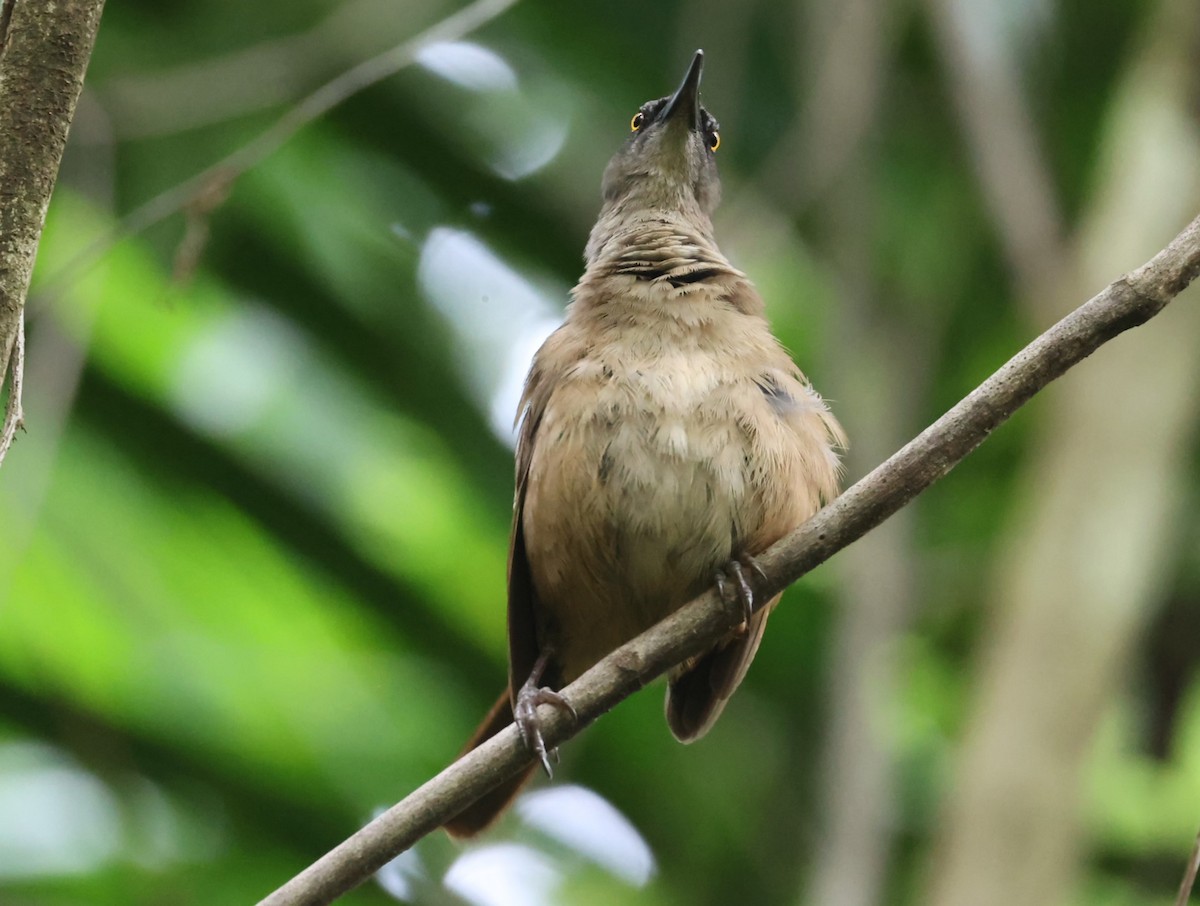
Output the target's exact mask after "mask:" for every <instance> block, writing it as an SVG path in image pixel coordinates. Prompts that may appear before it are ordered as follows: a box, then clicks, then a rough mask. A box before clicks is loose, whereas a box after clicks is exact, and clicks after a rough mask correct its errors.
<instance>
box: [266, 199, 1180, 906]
mask: <svg viewBox="0 0 1200 906" xmlns="http://www.w3.org/2000/svg"><path fill="white" fill-rule="evenodd" d="M1198 275H1200V217H1197V218H1196V219H1195V220H1193V221H1192V222H1191V224H1189V225H1188V227H1187V229H1185V230H1184V231H1183V232H1182V233H1180V234H1179V235H1178V236H1177V237H1176V238H1175V239H1174V240H1172V242H1171V243H1170V244H1169V245H1168V246H1167V247H1166V248H1165V249H1163V250H1162V251H1161V252H1159V253H1158V254H1157V255H1155V256H1154V258H1153V259H1151V260H1150V261H1149V262H1147V263H1146V264H1144V265H1142V266H1141V267H1139V268H1138V269H1137V270H1134V271H1131V272H1130V273H1128V274H1126V275H1125V276H1123V277H1121V278H1120V279H1119V280H1117V281H1116V282H1114V283H1112V284H1111V285H1109V286H1108V287H1107V288H1106V289H1105V290H1104V291H1103V292H1101V293H1100V294H1099V295H1097V296H1095V297H1093V298H1092V299H1091V300H1089V301H1088V302H1086V303H1084V304H1083V305H1081V306H1080V307H1079V308H1077V309H1076V310H1075V311H1073V312H1072V313H1071V314H1069V315H1068V316H1067V317H1065V318H1063V319H1062V320H1061V321H1059V322H1058V323H1057V324H1055V325H1054V326H1053V327H1051V328H1050V329H1049V330H1047V331H1046V332H1045V333H1043V334H1042V335H1041V336H1039V337H1038V338H1037V339H1036V340H1034V341H1033V342H1032V343H1030V344H1029V345H1028V346H1026V347H1025V348H1024V349H1023V350H1021V351H1020V352H1019V353H1017V354H1016V355H1015V356H1013V357H1012V358H1011V359H1010V360H1009V361H1008V362H1007V363H1005V364H1004V366H1003V367H1001V368H1000V370H998V371H997V372H995V373H994V374H993V375H992V376H991V377H989V378H988V379H987V380H986V381H984V382H983V383H982V384H980V385H979V386H978V387H977V388H975V390H973V391H972V392H971V393H970V394H969V395H968V396H967V397H966V398H965V399H963V400H962V401H961V402H959V403H958V404H957V405H956V406H954V408H952V409H951V410H950V411H949V412H947V413H946V414H945V415H943V416H942V417H941V418H940V419H938V420H937V421H936V422H934V423H933V424H932V425H930V426H929V427H928V428H926V429H925V430H924V431H923V432H921V434H919V435H918V436H917V437H916V438H915V439H913V440H912V441H910V442H909V443H908V444H907V445H906V446H905V447H904V448H903V449H901V450H900V451H899V452H898V453H895V454H894V455H893V456H892V457H891V458H890V459H888V460H887V461H886V462H884V463H883V464H882V465H881V466H879V467H878V468H876V469H875V470H874V471H873V472H871V473H870V474H869V475H867V476H866V477H865V478H863V479H862V480H861V481H859V482H858V483H857V484H855V485H854V486H853V487H851V488H850V489H849V490H847V491H846V492H845V493H844V494H842V496H841V497H839V498H838V499H837V500H835V501H834V502H833V503H832V504H830V505H829V506H828V507H826V508H825V509H823V510H821V512H819V513H818V514H817V515H816V516H814V517H813V518H812V519H810V520H809V521H808V522H806V523H805V524H804V525H802V526H801V527H800V528H799V529H797V530H796V531H795V532H793V533H792V534H790V535H788V536H787V537H786V538H784V539H782V540H781V541H780V542H779V543H778V544H776V545H774V546H773V547H771V548H770V549H769V550H768V551H766V552H765V553H764V554H763V555H762V556H761V557H759V558H758V562H759V564H760V565H761V566H762V569H763V572H764V574H765V576H766V578H765V580H764V581H763V583H762V587H761V588H760V589H759V592H760V598H761V600H768V599H770V598H771V597H772V596H773V595H774V594H775V592H777V591H779V590H781V589H783V588H784V587H786V586H787V585H789V584H791V583H792V582H794V581H796V580H797V579H799V578H800V577H801V576H802V575H804V574H805V573H807V572H808V571H810V570H811V569H813V567H815V566H817V565H818V564H820V563H822V562H824V561H825V560H827V559H829V558H830V557H831V556H833V554H835V553H836V552H837V551H839V550H841V549H842V548H843V547H846V546H847V545H849V544H851V543H852V542H854V541H855V540H857V539H858V538H861V537H862V536H863V535H864V534H866V533H867V532H868V531H870V530H871V529H872V528H874V527H875V526H876V525H878V524H879V523H881V522H882V521H883V520H884V519H886V518H888V517H889V516H891V515H892V514H893V513H895V512H896V511H897V510H899V509H900V508H901V507H903V506H904V505H905V504H906V503H908V502H909V501H910V500H912V499H913V498H914V497H916V496H917V495H918V494H920V493H921V492H922V491H924V490H925V489H926V488H928V487H929V486H930V485H932V484H933V483H934V482H935V481H937V480H938V479H939V478H941V477H942V476H943V475H945V474H946V473H947V472H949V471H950V470H951V469H952V468H954V466H955V465H957V464H958V463H959V462H960V461H961V460H962V459H963V458H964V457H966V456H967V454H969V453H970V452H971V451H972V450H974V449H975V448H976V447H978V446H979V445H980V444H981V443H982V442H983V441H984V440H985V439H986V438H987V436H988V435H989V434H990V433H991V432H992V431H993V430H995V428H997V427H998V426H999V425H1001V424H1002V423H1003V422H1004V421H1006V420H1007V419H1008V418H1009V416H1011V415H1012V414H1013V413H1014V412H1016V410H1017V409H1019V408H1020V407H1021V406H1022V405H1024V404H1025V403H1026V402H1028V401H1029V399H1030V398H1031V397H1033V396H1034V394H1036V393H1037V392H1038V391H1040V390H1041V389H1042V388H1044V387H1045V386H1046V385H1047V384H1049V383H1050V382H1051V381H1053V380H1054V379H1055V378H1057V377H1059V376H1061V375H1062V374H1063V373H1064V372H1066V371H1067V370H1068V369H1069V368H1071V367H1073V366H1074V365H1077V364H1078V363H1079V362H1081V361H1083V359H1085V358H1087V356H1089V355H1091V353H1093V352H1095V351H1096V350H1097V349H1098V348H1099V347H1100V346H1102V345H1103V344H1104V343H1107V342H1108V341H1109V340H1111V339H1112V338H1113V337H1115V336H1117V335H1118V334H1120V333H1123V332H1124V331H1126V330H1129V329H1130V328H1131V327H1136V326H1138V325H1139V324H1142V323H1144V322H1145V321H1147V320H1149V319H1150V318H1152V317H1154V315H1156V314H1158V313H1159V312H1160V311H1161V310H1162V309H1163V308H1164V307H1165V306H1166V305H1167V303H1168V302H1170V301H1171V300H1172V299H1173V298H1174V297H1175V296H1177V295H1178V294H1179V293H1181V292H1182V291H1183V290H1184V289H1185V288H1186V287H1187V286H1188V284H1189V283H1191V282H1192V280H1193V279H1195V278H1196V276H1198ZM742 618H743V617H742V612H741V608H740V606H739V605H737V604H736V603H735V604H733V605H729V604H726V603H725V602H724V601H723V600H722V598H721V597H720V596H719V595H718V594H716V593H715V592H714V591H708V592H706V593H705V594H703V595H701V596H700V597H699V598H697V599H696V600H694V601H692V602H691V603H689V604H687V605H686V606H684V607H683V608H681V609H680V610H679V611H677V612H676V613H674V614H672V615H671V616H670V617H668V618H667V619H665V620H663V621H662V622H661V623H659V624H658V625H657V626H654V627H653V628H651V629H650V630H648V631H647V632H644V633H642V634H641V635H640V636H638V637H637V638H635V639H634V640H633V641H631V642H629V643H628V644H626V645H623V646H621V647H620V648H618V649H617V650H616V651H614V652H613V653H612V654H610V655H609V656H608V657H606V658H604V659H603V660H602V661H600V663H598V664H596V666H595V667H593V668H592V669H590V670H588V671H587V672H586V673H585V674H584V675H583V676H581V677H580V678H579V679H577V680H576V681H575V682H573V683H571V685H569V686H567V687H566V689H565V690H563V692H564V694H565V695H566V696H567V698H569V699H570V701H571V703H572V704H573V705H574V707H575V709H576V711H577V713H578V715H579V719H578V721H577V722H573V721H571V720H570V719H569V718H567V717H565V716H564V715H563V714H562V713H561V712H560V710H559V709H556V708H549V707H544V708H543V709H542V710H541V711H540V712H539V717H541V718H542V720H543V721H544V725H545V727H546V734H545V735H546V741H547V742H548V743H549V744H552V745H558V744H560V743H562V742H564V741H566V740H567V739H569V738H570V737H572V736H574V735H575V734H576V733H578V732H579V731H580V730H581V729H583V728H584V727H585V726H587V725H588V724H590V723H591V722H592V721H594V720H596V718H598V717H599V716H600V715H601V714H603V713H604V712H606V711H608V710H609V709H611V708H613V707H614V706H615V705H616V704H617V703H618V702H620V701H621V700H623V699H625V698H627V697H628V696H629V695H631V694H633V693H634V692H636V691H637V690H638V689H640V688H642V687H643V686H645V685H646V684H647V683H649V682H650V681H651V680H653V679H655V678H656V677H658V676H660V675H661V674H663V673H665V672H666V671H667V670H668V669H670V668H671V667H672V666H674V665H675V664H678V663H679V662H681V661H682V660H684V659H685V658H688V657H691V656H693V655H696V654H699V653H701V652H702V651H703V650H705V649H706V648H707V647H709V646H711V645H712V644H713V643H714V642H715V641H716V640H717V639H718V638H720V637H721V636H722V635H723V634H724V633H727V632H729V631H730V630H731V629H732V628H733V627H734V626H736V625H737V624H738V623H739V622H740V621H741V620H742ZM529 760H530V757H529V753H528V752H527V751H526V749H525V747H524V745H523V744H522V742H521V740H520V737H519V734H518V733H517V730H516V729H515V728H514V727H509V728H508V729H506V730H504V731H503V732H502V733H500V734H498V735H497V736H495V737H493V738H492V739H490V740H488V741H487V742H486V743H484V744H483V745H482V746H480V747H479V748H477V749H475V750H474V751H472V752H469V753H467V754H466V755H464V756H463V757H462V758H460V759H459V760H458V761H456V762H455V763H454V764H452V765H450V766H449V767H448V768H446V769H445V770H444V771H442V772H441V773H440V774H438V775H437V776H436V777H434V778H433V779H432V780H430V781H429V782H427V783H426V784H424V785H423V786H422V787H420V788H419V789H418V790H416V791H415V792H414V793H412V794H411V795H409V796H408V797H407V798H406V799H404V800H403V801H401V802H400V803H398V804H397V805H394V806H392V808H390V809H388V811H386V812H385V813H384V814H382V815H380V816H379V817H378V818H376V819H375V820H374V821H372V822H371V823H370V824H368V825H367V826H366V827H364V828H362V829H361V830H360V831H358V832H357V833H356V834H354V836H352V837H350V838H349V839H348V840H346V841H344V842H343V843H341V844H340V845H338V846H337V847H336V848H334V849H333V850H331V851H330V852H328V853H326V854H325V855H324V856H322V857H321V858H320V859H319V860H317V861H316V862H315V863H313V864H312V865H311V866H309V867H308V868H306V869H305V870H304V871H302V872H301V873H300V874H298V875H296V876H295V877H294V878H292V879H291V880H290V881H288V882H287V883H286V884H284V885H283V886H282V887H280V888H279V889H278V890H276V891H275V892H274V893H272V894H270V895H269V896H267V897H266V899H264V900H262V902H261V903H260V904H259V906H317V904H325V903H330V902H332V901H333V900H335V899H336V898H337V897H339V896H341V895H342V894H343V893H345V892H346V891H348V890H350V889H351V888H353V887H355V886H356V885H358V884H360V883H362V882H363V881H364V880H366V879H367V878H369V877H370V876H371V875H372V874H373V873H374V872H376V871H378V870H379V869H380V868H381V867H383V865H385V864H386V863H387V862H388V861H389V860H390V859H392V858H394V857H395V856H397V855H399V854H400V853H401V852H403V851H404V850H406V849H408V847H410V846H412V845H413V844H414V843H415V842H416V841H417V840H419V839H420V838H421V837H423V836H425V835H426V834H428V833H431V832H432V831H434V830H436V829H437V828H439V827H441V825H442V824H443V823H445V821H446V820H447V819H449V818H451V817H453V816H454V815H456V814H458V813H459V812H460V811H462V809H464V808H465V807H466V806H468V805H470V804H471V803H472V802H474V801H475V800H476V799H478V798H479V797H480V796H481V795H483V794H484V793H486V792H487V791H488V790H490V789H492V788H493V787H495V786H496V785H498V784H499V783H501V782H502V781H504V780H505V779H507V778H509V777H512V776H513V775H515V774H516V773H517V772H518V771H519V770H520V769H521V768H522V767H524V766H525V765H527V764H528V763H529Z"/></svg>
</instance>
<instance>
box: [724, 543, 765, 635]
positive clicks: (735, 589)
mask: <svg viewBox="0 0 1200 906" xmlns="http://www.w3.org/2000/svg"><path fill="white" fill-rule="evenodd" d="M747 572H750V573H753V574H754V575H756V576H757V577H758V579H759V580H760V581H765V580H766V578H767V574H766V573H765V572H763V568H762V567H761V566H759V565H758V563H757V562H756V561H755V559H754V558H753V557H750V556H742V557H740V558H738V559H735V560H730V561H729V562H728V563H727V564H725V567H724V569H719V570H717V575H716V580H717V592H718V593H719V594H720V595H721V597H722V598H723V599H724V600H725V602H726V603H728V604H733V603H735V601H736V602H737V603H739V604H741V605H742V617H743V619H742V625H741V626H739V627H738V632H739V633H745V632H746V630H747V629H748V628H749V625H750V618H751V617H752V616H754V586H753V585H752V584H751V579H750V577H749V576H748V575H747ZM731 586H732V587H731Z"/></svg>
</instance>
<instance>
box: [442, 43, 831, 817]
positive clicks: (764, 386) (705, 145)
mask: <svg viewBox="0 0 1200 906" xmlns="http://www.w3.org/2000/svg"><path fill="white" fill-rule="evenodd" d="M703 63H704V54H703V52H702V51H697V52H696V55H695V57H694V58H693V59H692V62H691V65H690V67H689V68H688V71H687V75H686V76H684V79H683V83H682V84H681V85H680V86H679V90H678V91H676V92H675V93H674V94H673V95H671V96H670V97H665V98H660V99H659V100H657V101H649V102H648V103H646V104H643V105H642V107H641V109H640V110H638V112H637V113H636V114H634V116H633V119H632V121H631V123H630V128H631V130H632V131H631V134H630V136H629V138H628V140H627V141H626V142H625V144H624V146H623V147H622V148H621V149H620V150H619V151H618V152H617V153H616V155H615V156H614V157H613V159H612V161H611V162H610V163H609V165H608V168H607V169H606V170H605V172H604V183H603V194H604V204H603V207H602V209H601V211H600V217H599V220H597V222H596V225H595V227H594V228H593V229H592V233H591V237H590V238H589V240H588V244H587V250H586V253H585V258H586V262H587V267H586V270H585V271H584V274H583V277H582V278H581V279H580V281H579V284H578V285H577V286H576V287H575V289H574V291H573V293H572V302H571V305H570V306H569V308H568V309H567V316H566V322H565V323H564V324H563V326H562V327H560V328H559V329H558V330H557V331H555V332H554V334H552V335H551V336H550V337H549V338H548V339H547V340H546V342H545V343H544V344H543V346H542V347H541V349H540V350H538V353H537V355H536V356H535V357H534V361H533V366H532V368H531V369H530V372H529V376H528V378H527V379H526V382H525V393H524V396H523V398H522V401H521V406H520V411H519V415H518V418H519V419H520V433H519V438H518V442H517V454H516V499H515V502H514V505H513V526H512V539H511V544H510V548H509V565H508V643H509V688H508V690H507V691H506V692H505V693H504V694H503V695H502V696H501V697H500V700H499V701H497V702H496V704H495V706H493V708H492V710H491V712H490V713H489V714H488V716H487V718H486V719H485V720H484V722H483V724H482V725H481V726H480V727H479V729H478V730H477V731H476V733H475V736H474V737H473V738H472V739H471V741H470V742H469V743H468V744H467V749H468V750H469V749H471V748H474V747H475V746H477V745H479V744H480V743H482V742H483V741H484V740H486V739H488V738H489V737H491V736H493V735H495V734H496V733H498V732H499V731H500V730H502V729H504V728H505V727H506V726H508V724H510V723H512V722H513V720H514V714H516V716H517V717H516V720H517V723H518V725H519V726H520V727H521V729H522V733H523V735H524V737H525V740H526V742H527V744H528V745H529V746H530V748H531V751H532V752H533V753H535V754H536V755H537V756H538V757H539V758H540V760H541V762H542V763H543V764H544V765H545V766H546V768H547V770H549V762H548V760H547V758H546V750H545V745H544V744H543V742H542V739H541V733H540V731H539V729H538V726H537V717H536V711H537V705H538V704H541V703H544V702H553V703H558V704H563V701H562V699H561V696H559V695H558V693H557V692H555V691H554V690H556V689H560V688H562V687H563V686H564V685H566V684H567V683H569V682H571V681H572V680H574V679H575V678H576V677H578V676H579V675H580V674H581V673H583V672H584V671H585V670H587V669H588V668H589V667H591V666H592V665H593V664H595V663H596V662H597V661H598V660H600V659H601V658H602V657H604V656H605V655H607V654H608V653H610V652H611V651H613V650H614V649H615V648H617V647H618V646H620V645H621V644H623V643H624V642H627V641H628V640H629V639H631V638H633V637H634V636H635V635H637V634H638V633H640V632H642V631H644V630H645V629H648V628H649V627H650V626H652V625H653V624H654V623H656V622H657V621H659V620H661V619H662V618H663V617H665V616H667V615H668V614H670V613H671V612H672V611H674V610H676V609H677V608H679V607H681V606H682V605H683V604H685V603H687V602H688V601H690V600H691V599H692V598H694V597H696V596H697V595H699V594H700V593H701V592H703V591H704V590H705V589H706V588H709V587H711V586H712V584H713V583H714V581H716V582H717V583H718V585H719V586H721V588H722V592H723V593H725V592H732V593H734V594H737V595H738V596H739V597H740V598H741V599H742V601H743V604H744V605H745V606H746V608H747V610H748V611H749V609H750V604H751V601H752V593H753V592H752V584H751V578H752V577H750V576H748V575H747V574H746V571H745V570H744V568H743V565H745V566H750V567H752V566H753V560H752V559H751V558H752V557H753V556H754V555H755V554H758V553H760V552H761V551H763V550H765V549H766V548H767V547H769V546H770V545H771V544H773V543H774V542H775V541H777V540H779V538H781V537H782V536H783V535H785V534H787V533H788V532H790V531H791V530H792V529H794V528H796V526H798V525H799V524H800V523H802V522H803V521H804V520H806V519H808V518H809V517H810V516H812V514H813V513H815V512H816V511H817V509H818V508H819V507H820V506H821V505H822V503H823V502H825V501H828V500H829V499H831V498H832V497H833V496H834V495H835V494H836V493H837V478H838V471H839V461H838V456H837V453H836V450H837V448H839V447H840V446H842V445H843V443H844V439H843V434H842V429H841V427H840V426H839V425H838V423H837V421H836V419H834V417H833V415H832V414H831V413H830V412H829V410H828V408H827V407H826V406H825V403H824V402H823V401H822V400H821V398H820V396H818V395H817V393H816V392H815V391H814V390H813V389H812V387H810V386H809V384H808V381H807V380H806V379H805V377H804V375H803V374H801V372H800V370H799V369H798V368H797V367H796V365H795V363H793V362H792V360H791V358H790V356H789V355H788V354H787V352H786V351H785V350H784V349H783V347H781V346H780V344H779V342H778V341H777V340H776V339H775V337H774V336H773V335H772V333H771V329H770V326H769V325H768V323H767V321H766V318H765V317H764V306H763V302H762V299H761V297H760V296H759V294H758V291H757V290H756V289H755V288H754V285H753V284H752V283H751V282H750V281H749V279H747V277H746V275H745V274H743V273H742V272H741V271H739V270H737V268H735V267H734V266H733V265H731V264H730V263H729V261H728V260H727V259H726V258H725V256H724V255H722V254H721V251H720V249H718V248H717V244H716V241H715V240H714V238H713V227H712V220H711V218H712V213H713V210H714V209H715V208H716V206H717V202H718V200H719V198H720V192H721V189H720V181H719V178H718V176H717V165H716V157H715V155H716V151H717V148H718V147H719V146H720V143H721V138H720V133H719V132H718V129H717V121H716V120H715V119H713V117H712V115H711V114H709V112H708V111H707V110H706V109H704V107H703V106H701V104H700V74H701V69H702V68H703ZM778 600H779V599H778V596H776V598H774V599H773V600H771V601H770V602H768V604H767V605H766V606H765V607H763V608H762V609H760V610H758V611H757V612H755V613H753V615H752V616H750V617H749V619H748V622H747V625H746V626H744V627H743V628H742V629H741V630H740V631H738V632H735V633H733V634H731V635H730V636H729V637H727V638H725V639H723V640H722V641H721V642H720V643H719V644H717V645H716V646H715V647H714V648H713V649H712V650H711V651H709V652H708V653H707V654H704V655H702V656H700V657H697V658H693V659H692V660H690V661H688V662H686V663H684V664H681V665H680V666H679V667H677V668H675V669H674V670H673V671H671V673H670V675H669V678H668V682H669V686H668V691H667V701H666V714H667V724H668V725H669V726H670V728H671V732H672V733H674V734H675V736H676V738H677V739H679V740H680V741H681V742H691V741H692V740H695V739H698V738H700V737H701V736H703V735H704V733H705V732H707V731H708V729H709V728H710V727H711V726H712V725H713V722H714V721H715V720H716V719H717V716H718V715H719V714H720V713H721V710H722V709H723V708H724V707H725V703H726V702H727V701H728V700H729V697H730V696H731V695H732V694H733V692H734V690H735V689H736V688H737V687H738V684H739V683H741V681H742V678H743V677H744V676H745V674H746V669H747V668H748V667H749V665H750V661H751V660H752V659H753V657H754V653H755V651H757V649H758V644H759V641H760V640H761V639H762V633H763V627H764V626H765V625H766V622H767V616H768V614H769V613H770V611H771V608H772V607H773V606H774V605H775V603H776V602H777V601H778ZM533 767H534V765H531V766H530V768H529V770H527V771H526V772H524V773H523V774H522V775H521V776H519V777H517V778H515V779H514V780H512V781H509V782H508V783H506V784H505V785H503V786H502V787H501V788H499V789H497V790H495V791H494V792H492V793H491V794H489V795H488V796H486V797H484V798H483V799H481V800H480V801H479V802H477V803H476V804H475V805H473V806H471V807H469V808H468V809H467V810H466V811H464V812H463V813H462V814H460V815H459V816H458V817H457V818H455V819H454V820H452V821H451V822H449V823H448V824H447V829H448V830H449V831H450V833H451V834H453V835H455V836H469V835H471V834H474V833H477V832H479V831H480V830H482V829H483V828H484V827H486V826H487V825H488V824H490V823H491V821H492V820H493V819H494V818H495V817H496V816H497V815H498V814H499V813H500V812H501V811H502V810H503V809H504V807H505V806H506V805H507V804H508V803H509V802H510V801H511V800H512V798H513V797H514V796H515V795H516V793H517V790H518V789H519V788H520V787H521V785H522V784H523V783H524V782H525V780H526V779H527V778H528V777H529V775H530V773H531V772H532V770H533Z"/></svg>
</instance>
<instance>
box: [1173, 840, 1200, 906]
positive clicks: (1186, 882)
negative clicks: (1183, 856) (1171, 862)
mask: <svg viewBox="0 0 1200 906" xmlns="http://www.w3.org/2000/svg"><path fill="white" fill-rule="evenodd" d="M1197 872H1200V833H1198V834H1196V843H1195V845H1194V846H1193V847H1192V858H1191V859H1189V860H1188V864H1187V870H1186V871H1185V872H1184V873H1183V881H1182V882H1180V884H1179V896H1177V897H1176V898H1175V906H1187V903H1188V900H1190V899H1191V898H1192V888H1193V887H1195V886H1196V873H1197Z"/></svg>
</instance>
